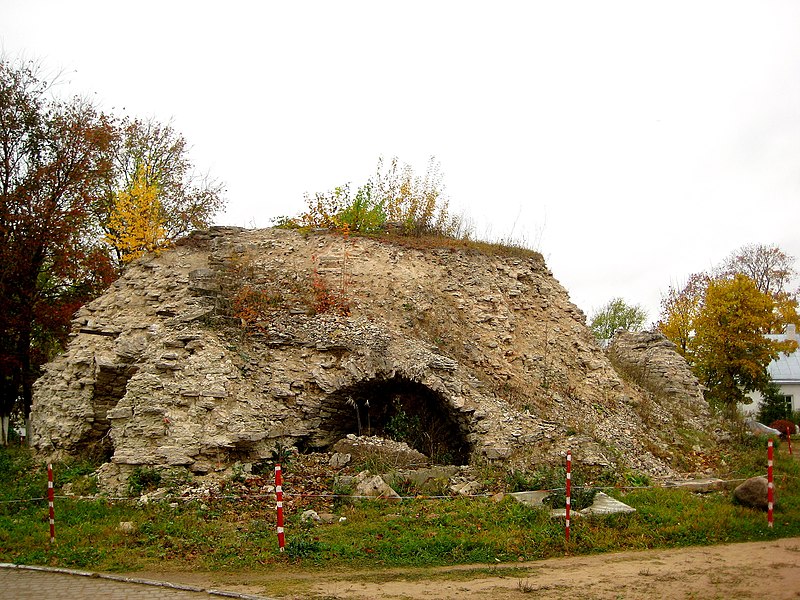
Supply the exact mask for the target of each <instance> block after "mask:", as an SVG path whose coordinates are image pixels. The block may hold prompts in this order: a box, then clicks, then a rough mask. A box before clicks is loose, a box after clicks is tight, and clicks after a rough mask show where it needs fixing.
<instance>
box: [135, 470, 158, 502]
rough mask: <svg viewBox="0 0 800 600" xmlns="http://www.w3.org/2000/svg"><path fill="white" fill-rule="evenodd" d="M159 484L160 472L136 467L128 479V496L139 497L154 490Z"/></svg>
mask: <svg viewBox="0 0 800 600" xmlns="http://www.w3.org/2000/svg"><path fill="white" fill-rule="evenodd" d="M160 483H161V473H160V472H158V471H157V470H155V469H152V468H149V467H136V468H135V469H134V470H133V473H131V474H130V476H129V477H128V495H129V496H141V495H142V494H143V493H145V492H149V491H151V490H154V489H156V488H157V487H158V486H159V484H160Z"/></svg>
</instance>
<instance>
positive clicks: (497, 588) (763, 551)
mask: <svg viewBox="0 0 800 600" xmlns="http://www.w3.org/2000/svg"><path fill="white" fill-rule="evenodd" d="M136 576H138V577H145V578H154V579H167V580H171V581H175V582H180V583H191V584H194V585H204V586H208V587H214V586H218V587H220V588H224V589H226V590H233V591H238V592H242V593H248V594H257V595H262V596H267V597H272V598H291V599H292V600H295V599H296V600H299V599H301V598H302V599H306V598H308V599H315V600H334V599H341V600H350V599H353V600H355V599H358V600H362V599H373V598H374V599H376V600H390V599H391V600H417V599H420V600H422V599H426V600H439V599H441V600H444V599H450V598H477V599H487V600H488V599H490V598H491V599H492V600H497V599H504V598H509V599H513V598H518V599H523V598H537V599H540V598H546V599H556V598H577V599H587V600H594V599H598V600H599V599H611V598H613V599H617V598H623V599H627V598H695V599H703V600H705V599H709V598H719V599H723V598H734V597H735V598H762V597H768V598H770V599H771V600H780V599H785V598H800V538H786V539H782V540H777V541H770V542H752V543H745V544H730V545H724V546H710V547H701V548H691V549H677V550H651V551H643V552H624V553H618V554H603V555H598V556H581V557H565V558H558V559H550V560H544V561H539V562H527V563H517V564H510V565H493V566H490V565H469V566H458V567H445V568H431V569H391V570H371V571H342V572H327V571H325V572H313V571H300V570H297V569H296V568H292V567H287V568H285V569H283V570H282V571H281V572H261V573H254V572H251V573H238V574H224V573H213V574H212V573H208V574H198V573H194V574H187V573H181V574H164V573H147V574H142V573H137V574H136Z"/></svg>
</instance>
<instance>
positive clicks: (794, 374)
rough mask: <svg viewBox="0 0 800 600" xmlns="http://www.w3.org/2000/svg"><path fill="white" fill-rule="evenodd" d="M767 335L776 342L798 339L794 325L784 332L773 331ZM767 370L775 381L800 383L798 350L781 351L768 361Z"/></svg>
mask: <svg viewBox="0 0 800 600" xmlns="http://www.w3.org/2000/svg"><path fill="white" fill-rule="evenodd" d="M767 337H768V338H769V339H771V340H773V341H776V342H785V341H786V340H794V341H798V340H797V334H796V333H795V330H794V326H792V327H787V331H786V333H774V334H770V335H768V336H767ZM767 370H768V371H769V377H770V379H772V381H774V382H775V383H795V382H797V383H800V351H797V350H795V351H794V352H792V353H791V354H786V353H785V352H781V353H780V354H779V355H778V358H776V359H775V360H773V361H772V362H771V363H769V366H768V367H767Z"/></svg>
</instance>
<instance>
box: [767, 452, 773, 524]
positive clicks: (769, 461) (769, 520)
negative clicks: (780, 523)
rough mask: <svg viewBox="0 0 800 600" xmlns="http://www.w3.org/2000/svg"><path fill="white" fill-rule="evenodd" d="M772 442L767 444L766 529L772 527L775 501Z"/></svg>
mask: <svg viewBox="0 0 800 600" xmlns="http://www.w3.org/2000/svg"><path fill="white" fill-rule="evenodd" d="M772 446H773V443H772V440H770V441H769V442H767V527H770V528H771V527H772V523H773V518H772V507H773V501H774V499H775V492H774V490H775V484H774V482H773V479H772Z"/></svg>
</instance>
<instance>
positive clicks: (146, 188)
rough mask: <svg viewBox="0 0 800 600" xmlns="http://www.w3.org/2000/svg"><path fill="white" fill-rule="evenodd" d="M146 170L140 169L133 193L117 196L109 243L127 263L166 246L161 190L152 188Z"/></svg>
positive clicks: (135, 179) (110, 221)
mask: <svg viewBox="0 0 800 600" xmlns="http://www.w3.org/2000/svg"><path fill="white" fill-rule="evenodd" d="M146 170H147V168H146V167H140V168H139V171H138V172H137V174H136V177H135V178H134V180H133V182H132V184H131V188H130V189H129V190H122V191H120V192H119V193H118V194H117V197H116V199H115V202H114V206H113V208H112V210H111V214H110V216H109V219H108V224H107V225H106V229H107V231H108V232H109V233H107V234H106V238H105V239H106V241H107V242H108V243H109V244H110V245H111V246H112V247H113V248H115V249H116V251H117V252H118V255H119V257H120V259H121V260H122V262H123V263H128V262H130V261H132V260H134V259H136V258H138V257H140V256H141V255H142V254H144V253H145V252H155V251H157V250H158V249H159V248H161V247H162V246H163V245H164V244H165V242H166V232H165V229H164V216H163V211H162V208H161V202H159V200H158V197H159V189H158V187H157V186H156V185H155V184H152V183H151V184H148V182H147V179H148V178H147V175H146Z"/></svg>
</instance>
